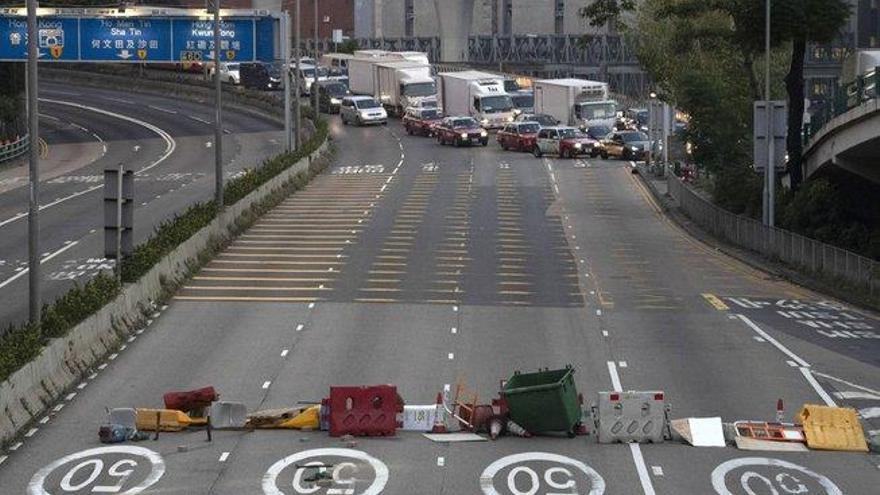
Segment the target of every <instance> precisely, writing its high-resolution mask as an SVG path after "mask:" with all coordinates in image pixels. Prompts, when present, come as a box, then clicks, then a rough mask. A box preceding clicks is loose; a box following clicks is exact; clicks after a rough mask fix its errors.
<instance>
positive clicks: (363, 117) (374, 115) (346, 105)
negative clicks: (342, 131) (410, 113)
mask: <svg viewBox="0 0 880 495" xmlns="http://www.w3.org/2000/svg"><path fill="white" fill-rule="evenodd" d="M339 116H340V117H341V118H342V123H343V124H357V125H366V124H387V123H388V113H387V112H385V109H384V108H382V105H381V104H379V102H378V101H376V99H375V98H373V97H372V96H346V97H345V98H343V99H342V105H340V106H339Z"/></svg>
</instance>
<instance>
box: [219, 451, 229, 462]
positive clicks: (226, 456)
mask: <svg viewBox="0 0 880 495" xmlns="http://www.w3.org/2000/svg"><path fill="white" fill-rule="evenodd" d="M226 459H229V452H223V453H222V454H220V459H219V461H220V462H226Z"/></svg>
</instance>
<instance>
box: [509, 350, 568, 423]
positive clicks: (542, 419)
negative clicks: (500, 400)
mask: <svg viewBox="0 0 880 495" xmlns="http://www.w3.org/2000/svg"><path fill="white" fill-rule="evenodd" d="M573 375H574V368H572V367H571V365H568V366H566V367H565V368H563V369H558V370H550V369H546V368H545V369H544V370H543V371H537V372H535V373H520V372H519V371H516V372H514V374H513V376H512V377H510V379H509V380H507V383H505V384H504V387H503V388H502V389H501V395H502V396H503V397H504V398H505V399H506V400H507V406H508V408H509V409H510V419H511V420H513V422H514V423H516V424H518V425H520V426H522V427H523V428H525V429H526V430H527V431H529V432H531V433H539V432H549V431H564V432H567V433H568V434H569V435H571V436H574V434H575V429H576V427H577V425H578V423H580V421H581V409H580V404H579V400H578V393H577V389H576V388H575V385H574V378H573Z"/></svg>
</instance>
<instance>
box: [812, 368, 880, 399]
mask: <svg viewBox="0 0 880 495" xmlns="http://www.w3.org/2000/svg"><path fill="white" fill-rule="evenodd" d="M813 374H814V375H816V376H821V377H822V378H827V379H829V380H834V381H836V382H840V383H843V384H845V385H849V386H850V387H853V388H857V389H859V390H863V391H865V392H868V393H870V394H874V395H880V392H878V391H877V390H872V389H870V388H868V387H863V386H861V385H857V384H855V383H852V382H848V381H846V380H843V379H840V378H836V377H833V376H831V375H826V374H825V373H820V372H818V371H814V372H813Z"/></svg>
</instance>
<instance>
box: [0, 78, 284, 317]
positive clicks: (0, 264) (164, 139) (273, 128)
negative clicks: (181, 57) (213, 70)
mask: <svg viewBox="0 0 880 495" xmlns="http://www.w3.org/2000/svg"><path fill="white" fill-rule="evenodd" d="M40 98H41V104H40V114H41V126H42V127H43V129H44V130H43V136H42V137H43V139H44V140H45V141H46V143H47V146H46V147H45V151H44V153H43V155H44V156H43V159H42V165H41V178H42V180H41V201H40V204H41V207H40V210H41V215H40V231H41V236H40V243H41V244H40V247H41V256H42V260H43V264H42V269H43V290H42V297H43V301H44V302H51V301H52V300H53V299H54V298H55V297H57V296H58V295H60V294H62V293H63V292H64V291H65V290H67V288H69V287H70V286H71V284H72V283H73V282H75V281H76V282H80V283H82V282H84V281H85V280H88V278H90V277H92V276H94V274H96V273H98V272H100V271H101V270H106V269H107V268H112V266H113V262H112V261H108V260H105V259H104V252H103V249H104V239H103V236H104V233H103V226H104V224H103V222H104V218H103V205H102V202H103V191H102V187H103V186H102V184H103V171H104V169H105V168H117V167H118V166H119V164H120V163H123V164H124V166H125V168H126V169H128V170H134V171H135V172H136V173H137V175H136V179H135V181H136V185H135V200H136V204H135V206H136V209H135V242H136V243H138V242H141V241H143V240H144V239H146V238H147V237H149V235H150V234H151V233H152V231H153V227H155V226H156V225H157V224H158V223H159V222H161V221H162V220H164V219H167V218H169V217H171V216H173V215H174V214H175V213H178V212H181V211H183V210H184V209H186V207H187V206H188V205H190V204H192V203H194V202H196V201H203V200H209V199H211V198H212V197H213V196H212V194H213V187H214V182H213V170H214V161H213V150H212V149H211V146H213V139H214V134H213V133H214V124H213V120H214V109H213V106H212V105H211V102H195V101H184V100H178V99H173V98H165V97H159V96H147V95H140V94H132V93H126V92H122V91H114V90H105V89H101V90H98V89H95V88H91V87H77V86H71V85H68V84H64V85H60V84H53V83H46V84H43V85H41V91H40ZM224 129H225V134H226V136H225V139H224V144H225V147H224V148H223V151H224V165H225V173H226V176H227V177H230V176H233V175H234V174H236V173H240V171H241V170H242V169H243V168H246V167H254V166H257V165H259V164H260V162H261V161H262V160H263V159H264V158H265V157H267V156H271V155H273V154H275V153H277V152H279V151H280V150H281V148H282V145H283V133H282V132H281V130H280V126H279V125H278V124H277V123H275V122H273V121H271V120H268V119H263V118H258V117H255V116H253V115H250V114H244V113H240V112H232V111H229V112H227V113H226V117H225V120H224ZM27 180H28V178H27V167H19V168H15V169H7V170H4V171H0V322H2V325H0V326H2V328H3V329H5V328H6V326H7V325H8V324H9V323H16V322H20V321H23V320H24V319H26V318H27V307H28V306H27V300H26V298H22V297H20V295H21V294H27V281H28V277H27V272H26V270H27V216H26V213H27V204H28V201H27V195H28V187H27ZM0 331H2V330H0Z"/></svg>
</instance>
